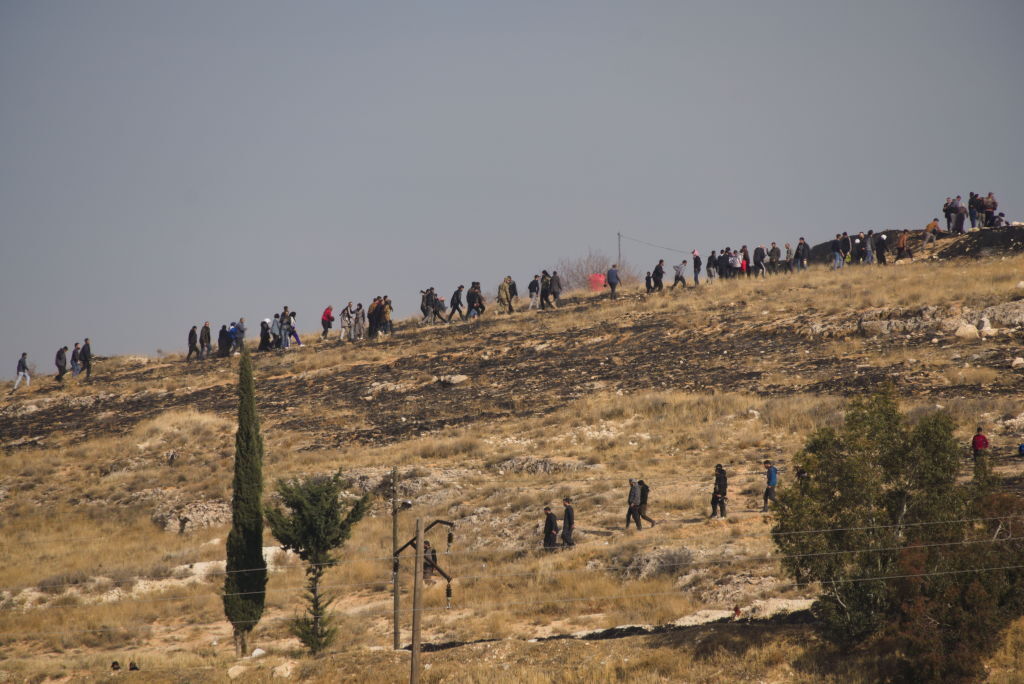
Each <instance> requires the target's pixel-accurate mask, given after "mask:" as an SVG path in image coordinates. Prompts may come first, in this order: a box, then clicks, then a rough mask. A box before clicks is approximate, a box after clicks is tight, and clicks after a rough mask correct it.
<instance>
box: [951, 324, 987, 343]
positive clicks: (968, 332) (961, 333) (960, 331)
mask: <svg viewBox="0 0 1024 684" xmlns="http://www.w3.org/2000/svg"><path fill="white" fill-rule="evenodd" d="M953 334H954V335H956V336H957V337H959V338H960V339H961V340H977V339H980V338H981V335H980V334H979V333H978V328H977V327H976V326H973V325H971V324H970V323H964V324H963V325H961V326H960V327H959V328H957V329H956V332H955V333H953Z"/></svg>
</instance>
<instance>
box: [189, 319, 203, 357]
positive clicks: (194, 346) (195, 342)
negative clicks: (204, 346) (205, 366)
mask: <svg viewBox="0 0 1024 684" xmlns="http://www.w3.org/2000/svg"><path fill="white" fill-rule="evenodd" d="M193 354H195V355H196V360H199V359H200V358H202V357H201V356H200V355H199V331H198V328H197V326H194V325H193V326H192V329H191V330H189V331H188V354H186V355H185V362H186V363H187V362H189V361H191V360H192V355H193Z"/></svg>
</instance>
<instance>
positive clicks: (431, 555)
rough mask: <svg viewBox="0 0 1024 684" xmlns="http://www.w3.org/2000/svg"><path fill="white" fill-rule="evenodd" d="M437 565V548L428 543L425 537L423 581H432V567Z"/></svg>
mask: <svg viewBox="0 0 1024 684" xmlns="http://www.w3.org/2000/svg"><path fill="white" fill-rule="evenodd" d="M436 567H437V549H435V548H434V547H433V546H431V545H430V542H428V541H427V540H426V539H424V540H423V582H424V583H425V584H433V583H434V568H436Z"/></svg>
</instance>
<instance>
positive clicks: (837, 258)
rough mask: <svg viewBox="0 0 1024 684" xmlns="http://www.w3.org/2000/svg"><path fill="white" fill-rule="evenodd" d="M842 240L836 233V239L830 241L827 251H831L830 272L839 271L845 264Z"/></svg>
mask: <svg viewBox="0 0 1024 684" xmlns="http://www.w3.org/2000/svg"><path fill="white" fill-rule="evenodd" d="M842 239H843V238H842V236H841V235H840V234H839V233H836V238H835V239H834V240H833V241H832V244H831V245H829V249H831V250H832V270H833V271H838V270H839V269H841V268H842V267H843V264H844V263H845V259H844V257H843V243H842Z"/></svg>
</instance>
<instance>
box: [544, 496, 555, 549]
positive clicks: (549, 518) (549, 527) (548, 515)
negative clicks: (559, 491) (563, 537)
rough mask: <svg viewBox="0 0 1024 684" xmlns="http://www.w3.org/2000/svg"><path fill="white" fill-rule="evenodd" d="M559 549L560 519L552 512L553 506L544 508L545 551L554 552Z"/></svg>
mask: <svg viewBox="0 0 1024 684" xmlns="http://www.w3.org/2000/svg"><path fill="white" fill-rule="evenodd" d="M556 548H558V518H556V517H555V514H554V513H552V512H551V506H545V507H544V549H545V550H547V551H554V550H555V549H556Z"/></svg>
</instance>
